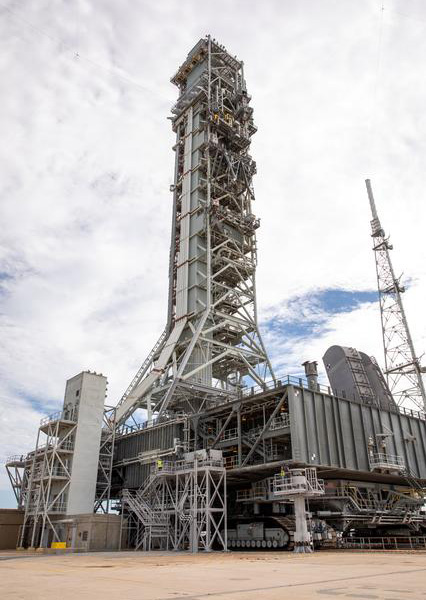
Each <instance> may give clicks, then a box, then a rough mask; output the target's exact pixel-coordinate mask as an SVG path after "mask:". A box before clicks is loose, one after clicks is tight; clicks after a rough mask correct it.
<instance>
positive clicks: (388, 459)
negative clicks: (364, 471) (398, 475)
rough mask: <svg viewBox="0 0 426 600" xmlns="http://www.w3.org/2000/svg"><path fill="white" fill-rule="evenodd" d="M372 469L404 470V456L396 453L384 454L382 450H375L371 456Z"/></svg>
mask: <svg viewBox="0 0 426 600" xmlns="http://www.w3.org/2000/svg"><path fill="white" fill-rule="evenodd" d="M369 463H370V469H371V470H374V469H395V470H398V471H403V470H404V469H405V462H404V459H403V458H402V456H397V455H396V454H384V453H381V452H374V453H373V454H370V456H369Z"/></svg>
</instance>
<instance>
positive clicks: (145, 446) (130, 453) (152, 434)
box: [114, 423, 183, 462]
mask: <svg viewBox="0 0 426 600" xmlns="http://www.w3.org/2000/svg"><path fill="white" fill-rule="evenodd" d="M175 438H179V439H181V440H183V423H171V424H170V425H161V426H159V427H149V428H147V429H142V430H141V431H139V432H137V433H135V434H131V435H126V436H123V437H120V438H118V439H117V440H116V445H115V455H114V461H115V462H119V461H122V460H123V459H126V458H135V457H136V456H137V455H138V454H139V453H140V452H145V451H147V450H157V449H159V450H167V449H168V448H172V447H173V443H174V439H175Z"/></svg>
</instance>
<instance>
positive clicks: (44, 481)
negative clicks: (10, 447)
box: [19, 406, 78, 547]
mask: <svg viewBox="0 0 426 600" xmlns="http://www.w3.org/2000/svg"><path fill="white" fill-rule="evenodd" d="M77 416H78V406H73V407H69V408H66V409H64V410H62V411H59V412H56V413H54V414H52V415H50V416H48V417H44V418H43V419H41V421H40V427H39V430H38V435H37V442H36V447H35V450H34V452H32V453H30V454H29V455H28V456H27V457H26V460H27V461H28V462H29V463H30V464H31V468H30V476H29V481H28V488H27V491H26V493H25V514H24V522H23V526H22V529H21V535H20V541H19V546H20V547H23V546H24V545H25V546H26V545H29V546H30V547H35V546H43V547H45V546H47V545H48V542H59V541H61V534H60V531H59V530H58V528H57V525H56V526H55V523H54V521H55V517H58V516H59V515H64V514H65V513H66V509H67V493H68V488H69V486H70V483H71V465H72V456H73V452H74V442H75V433H76V429H77ZM48 526H49V527H48ZM47 527H48V528H47ZM48 531H49V532H51V535H52V539H51V540H49V541H48V540H46V539H45V536H46V535H47V534H48Z"/></svg>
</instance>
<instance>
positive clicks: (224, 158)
mask: <svg viewBox="0 0 426 600" xmlns="http://www.w3.org/2000/svg"><path fill="white" fill-rule="evenodd" d="M171 81H172V83H174V84H175V85H176V86H177V87H178V88H179V93H180V95H179V99H178V101H177V102H176V104H175V106H174V107H173V109H172V113H173V117H171V119H172V124H173V131H174V132H175V133H176V144H175V146H174V151H175V171H174V183H173V185H172V186H171V191H172V192H173V215H172V234H171V248H170V268H169V302H168V319H167V325H166V328H165V330H164V332H163V333H162V335H161V336H160V339H159V340H158V342H157V343H156V345H155V346H154V348H153V349H152V351H151V353H150V354H149V356H148V357H147V359H146V360H145V362H144V363H143V365H142V367H141V368H140V369H139V371H138V372H137V374H136V376H135V377H134V379H133V381H132V382H131V384H130V385H129V387H128V389H127V390H126V392H125V393H124V395H123V397H122V398H121V400H120V402H119V403H118V405H117V408H116V416H115V423H116V425H117V426H118V425H120V424H121V423H123V422H124V421H126V420H127V419H128V418H129V417H130V416H131V415H132V414H133V412H134V411H135V410H136V409H137V408H139V407H142V408H146V409H147V411H148V420H149V421H150V420H151V418H152V415H153V414H156V415H158V416H159V417H161V416H162V415H164V413H165V411H167V413H168V415H169V416H170V415H173V414H177V413H182V412H185V413H194V412H198V411H200V410H201V409H202V408H207V407H208V406H209V405H212V404H214V403H216V402H217V401H223V398H224V397H227V398H229V397H230V396H231V397H232V395H233V394H234V395H237V393H238V390H239V389H240V388H241V387H243V386H244V385H254V384H257V385H260V386H261V387H264V385H265V382H266V381H267V380H270V379H273V373H272V369H271V365H270V363H269V360H268V357H267V354H266V351H265V348H264V345H263V343H262V339H261V336H260V333H259V329H258V324H257V314H256V285H255V273H256V235H255V233H256V229H257V228H258V227H259V220H258V219H257V218H256V217H255V215H254V214H253V212H252V204H253V201H254V191H253V185H252V178H253V175H254V174H255V172H256V164H255V162H254V161H253V159H252V158H251V156H250V154H249V147H250V140H251V136H252V135H253V134H254V133H255V132H256V127H255V125H254V124H253V109H252V108H251V107H250V105H249V103H250V96H249V95H248V93H247V89H246V82H245V79H244V71H243V63H242V62H241V61H239V60H237V59H236V58H235V57H233V56H231V54H229V53H228V52H227V51H226V49H225V48H224V47H223V46H221V45H220V44H219V43H217V42H216V41H215V40H213V39H211V38H210V36H207V37H206V38H204V39H201V40H200V41H199V42H198V43H197V44H196V45H195V47H194V48H193V49H192V50H191V51H190V53H189V54H188V57H187V59H186V61H185V62H184V63H183V65H182V66H181V67H180V68H179V70H178V71H177V73H176V75H175V76H174V77H173V78H172V80H171Z"/></svg>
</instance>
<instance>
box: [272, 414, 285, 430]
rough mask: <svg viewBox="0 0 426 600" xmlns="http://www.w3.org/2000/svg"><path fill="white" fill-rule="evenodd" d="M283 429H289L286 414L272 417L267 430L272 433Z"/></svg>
mask: <svg viewBox="0 0 426 600" xmlns="http://www.w3.org/2000/svg"><path fill="white" fill-rule="evenodd" d="M283 427H290V415H289V414H288V413H281V415H280V416H279V417H274V418H273V419H272V422H271V424H270V426H269V429H271V430H272V431H274V430H275V429H282V428H283Z"/></svg>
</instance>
